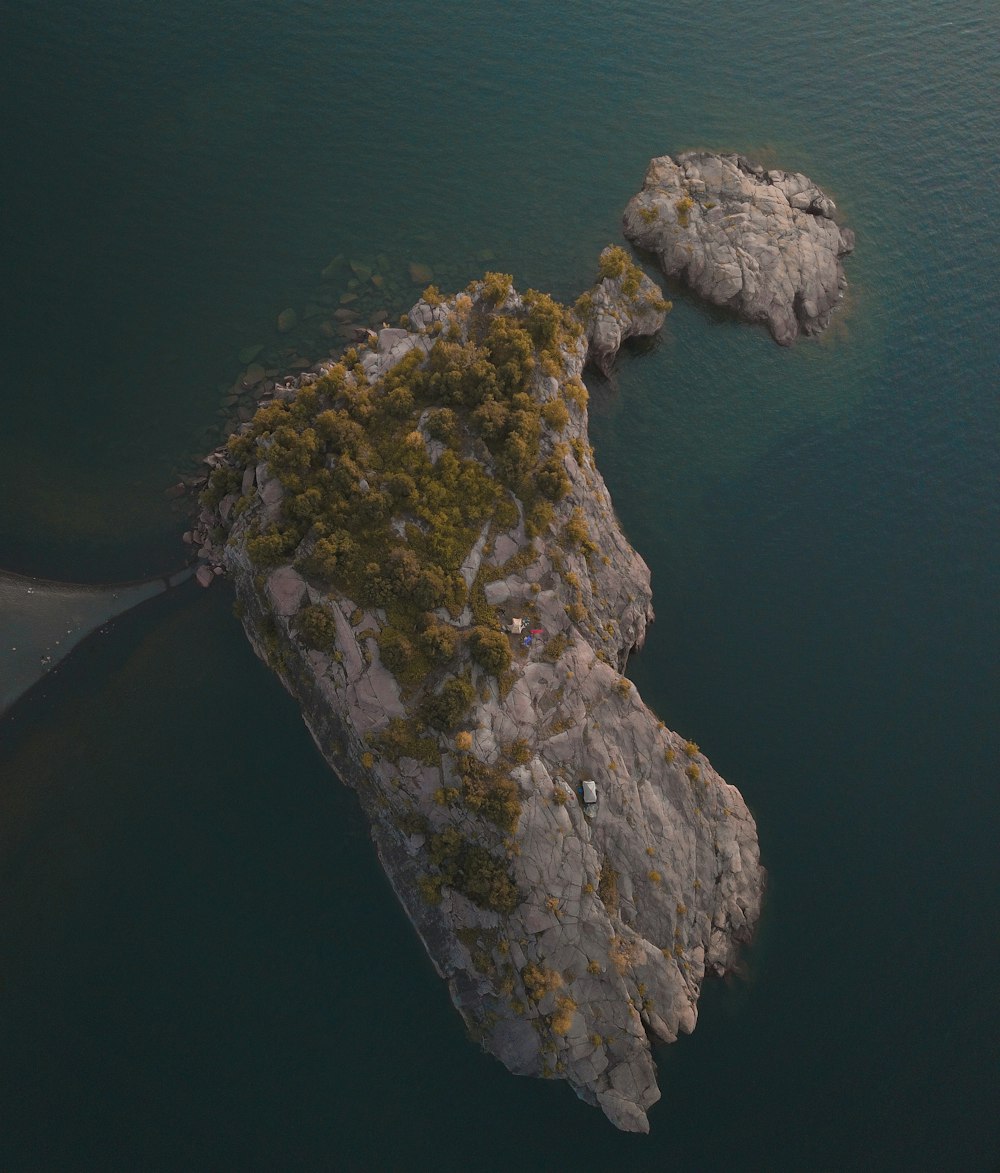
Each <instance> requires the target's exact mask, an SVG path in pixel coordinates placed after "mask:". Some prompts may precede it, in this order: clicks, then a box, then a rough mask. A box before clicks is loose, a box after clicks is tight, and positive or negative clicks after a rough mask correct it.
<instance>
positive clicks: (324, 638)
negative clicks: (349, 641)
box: [297, 604, 337, 652]
mask: <svg viewBox="0 0 1000 1173" xmlns="http://www.w3.org/2000/svg"><path fill="white" fill-rule="evenodd" d="M297 622H298V628H299V634H300V635H301V636H302V637H303V639H305V641H306V643H308V644H309V646H310V647H313V648H317V649H318V650H319V651H321V652H332V651H333V650H334V648H335V647H336V644H337V624H336V621H335V620H334V618H333V615H332V614H331V613H330V612H329V611H328V610H327V609H326V607H322V606H319V605H318V604H311V605H309V606H308V607H303V608H302V610H301V611H300V612H299V614H298V620H297Z"/></svg>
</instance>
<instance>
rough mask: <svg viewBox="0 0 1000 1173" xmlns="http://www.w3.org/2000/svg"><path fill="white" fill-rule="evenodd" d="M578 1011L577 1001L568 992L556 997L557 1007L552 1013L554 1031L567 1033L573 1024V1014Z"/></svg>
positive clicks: (554, 1032) (555, 1032) (562, 1033)
mask: <svg viewBox="0 0 1000 1173" xmlns="http://www.w3.org/2000/svg"><path fill="white" fill-rule="evenodd" d="M575 1013H576V1003H575V1002H574V1001H573V999H572V998H571V997H570V996H569V995H568V994H560V996H559V997H558V998H556V1009H555V1013H554V1014H553V1015H552V1033H553V1034H557V1035H565V1034H568V1033H569V1028H570V1027H571V1026H572V1025H573V1015H574V1014H575Z"/></svg>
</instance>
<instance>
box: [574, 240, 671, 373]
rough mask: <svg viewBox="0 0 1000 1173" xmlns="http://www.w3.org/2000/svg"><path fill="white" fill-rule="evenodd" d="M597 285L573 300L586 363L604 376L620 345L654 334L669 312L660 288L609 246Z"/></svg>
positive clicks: (629, 260)
mask: <svg viewBox="0 0 1000 1173" xmlns="http://www.w3.org/2000/svg"><path fill="white" fill-rule="evenodd" d="M599 272H600V276H599V279H598V281H597V283H596V284H595V285H594V286H592V287H591V288H590V289H589V290H588V291H587V292H586V293H585V294H583V296H582V297H580V298H579V299H578V300H577V303H576V312H577V313H578V314H579V315H580V318H581V319H582V321H583V325H584V329H585V331H586V334H587V361H588V362H592V363H593V364H594V366H596V367H597V369H598V370H599V371H600V372H601V374H603V375H605V376H608V375H610V374H611V368H612V366H613V365H614V361H615V357H616V356H617V354H618V351H619V350H620V349H621V345H622V343H623V342H625V341H627V340H628V339H629V338H641V337H646V336H648V335H651V334H655V333H656V332H657V331H658V330H659V329H660V328H661V326H662V325H663V322H664V320H665V318H666V316H667V314H668V313H669V311H670V308H671V307H670V302H669V301H666V300H665V299H664V297H663V291H662V290H661V289H660V287H659V286H658V285H656V284H654V282H652V281H650V279H649V278H648V277H647V276H646V274H645V273H643V272H642V270H641V269H640V268H639V266H638V265H636V264H635V262H634V261H632V260H631V258H630V257H629V256H628V254H627V253H626V252H625V250H624V249H622V248H618V247H617V246H614V245H609V246H608V248H606V249H604V251H603V252H602V253H601V259H600V263H599Z"/></svg>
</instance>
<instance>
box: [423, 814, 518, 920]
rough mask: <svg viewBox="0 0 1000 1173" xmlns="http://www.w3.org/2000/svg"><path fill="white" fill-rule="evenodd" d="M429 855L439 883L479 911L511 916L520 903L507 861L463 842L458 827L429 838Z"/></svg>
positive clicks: (480, 847) (471, 843) (481, 847)
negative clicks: (458, 894) (484, 909)
mask: <svg viewBox="0 0 1000 1173" xmlns="http://www.w3.org/2000/svg"><path fill="white" fill-rule="evenodd" d="M428 854H429V858H430V861H431V863H432V864H433V865H434V866H435V867H436V868H437V869H438V870H439V872H440V877H441V880H442V882H443V883H445V884H447V885H448V886H449V887H451V888H454V889H455V891H456V892H461V893H462V895H463V896H466V897H468V899H469V900H471V901H472V902H473V904H478V905H479V907H480V908H488V909H492V910H493V911H494V912H500V913H504V914H510V913H512V912H513V911H514V909H515V908H517V906H518V905H519V904H520V903H521V896H520V893H519V892H518V890H517V885H516V884H515V883H514V881H513V879H512V878H511V875H510V871H509V870H508V867H507V863H506V861H505V860H503V859H499V858H498V857H497V856H495V855H493V854H492V853H491V852H489V851H488V850H487V849H486V848H485V847H483V846H482V845H481V844H479V843H473V842H471V841H470V840H468V839H466V838H465V836H464V835H463V834H462V833H461V831H459V830H458V828H457V827H446V828H445V829H444V830H443V831H439V832H438V833H437V834H436V835H431V836H430V838H429V840H428Z"/></svg>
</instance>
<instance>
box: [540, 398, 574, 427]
mask: <svg viewBox="0 0 1000 1173" xmlns="http://www.w3.org/2000/svg"><path fill="white" fill-rule="evenodd" d="M542 416H543V417H544V419H545V422H546V423H547V424H548V425H549V427H550V428H552V429H553V430H554V431H556V432H561V431H562V430H563V428H564V427H565V426H566V425H567V424H568V423H569V411H568V410H567V407H566V404H565V403H563V401H562V400H561V399H550V400H549V402H548V403H546V404H545V406H544V407H543V408H542Z"/></svg>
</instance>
